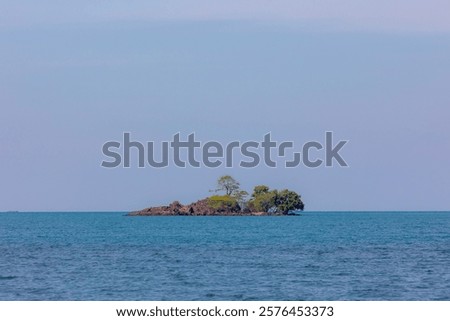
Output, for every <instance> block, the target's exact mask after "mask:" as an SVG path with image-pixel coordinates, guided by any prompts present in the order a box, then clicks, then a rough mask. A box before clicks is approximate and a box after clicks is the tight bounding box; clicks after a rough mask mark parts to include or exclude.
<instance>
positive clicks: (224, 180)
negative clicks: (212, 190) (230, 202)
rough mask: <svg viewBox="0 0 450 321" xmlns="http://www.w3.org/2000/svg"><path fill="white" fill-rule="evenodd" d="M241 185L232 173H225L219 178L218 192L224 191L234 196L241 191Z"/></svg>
mask: <svg viewBox="0 0 450 321" xmlns="http://www.w3.org/2000/svg"><path fill="white" fill-rule="evenodd" d="M240 185H241V184H240V183H239V182H238V181H237V180H235V179H234V178H233V177H231V176H230V175H225V176H222V177H219V179H218V180H217V189H216V192H218V191H224V192H225V195H228V196H232V195H233V194H235V193H236V192H238V191H239V189H240Z"/></svg>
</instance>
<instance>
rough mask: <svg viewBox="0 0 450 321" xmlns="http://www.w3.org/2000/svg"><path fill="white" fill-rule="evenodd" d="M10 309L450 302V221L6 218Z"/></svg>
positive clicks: (401, 215)
mask: <svg viewBox="0 0 450 321" xmlns="http://www.w3.org/2000/svg"><path fill="white" fill-rule="evenodd" d="M0 300H450V212H445V213H444V212H438V213H431V212H430V213H425V212H421V213H417V212H414V213H406V212H379V213H378V212H377V213H375V212H370V213H369V212H367V213H357V212H351V213H343V212H339V213H332V212H326V213H304V215H303V216H299V217H126V216H124V213H0Z"/></svg>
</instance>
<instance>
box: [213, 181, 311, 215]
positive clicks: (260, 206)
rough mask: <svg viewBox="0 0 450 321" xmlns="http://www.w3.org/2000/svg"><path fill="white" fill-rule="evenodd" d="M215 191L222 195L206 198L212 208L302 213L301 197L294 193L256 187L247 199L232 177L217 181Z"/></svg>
mask: <svg viewBox="0 0 450 321" xmlns="http://www.w3.org/2000/svg"><path fill="white" fill-rule="evenodd" d="M215 191H216V192H217V191H223V192H225V194H224V195H213V196H211V197H209V198H208V200H209V202H210V204H211V206H212V207H214V208H223V207H226V208H230V209H231V208H237V207H239V208H240V210H241V211H244V212H245V211H250V212H257V213H273V214H284V215H287V214H289V212H292V211H303V209H304V206H305V205H304V204H303V202H302V199H301V196H300V195H299V194H297V193H296V192H294V191H290V190H288V189H283V190H281V191H278V190H276V189H273V190H271V189H270V188H269V187H268V186H266V185H257V186H255V187H254V188H253V193H252V194H251V197H250V199H248V196H249V193H247V192H246V191H244V190H241V189H240V184H239V182H238V181H236V180H235V179H234V178H233V177H231V176H229V175H226V176H222V177H220V178H219V179H218V180H217V189H216V190H215Z"/></svg>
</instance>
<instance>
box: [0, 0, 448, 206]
mask: <svg viewBox="0 0 450 321" xmlns="http://www.w3.org/2000/svg"><path fill="white" fill-rule="evenodd" d="M449 12H450V3H449V2H448V1H438V0H431V1H403V0H402V1H384V0H382V1H377V2H373V3H363V2H361V1H348V0H343V1H339V2H338V1H331V0H328V1H293V0H292V1H277V2H274V1H265V0H260V1H256V0H255V1H253V0H252V1H251V0H248V1H244V0H241V1H226V2H224V1H200V0H194V1H189V2H187V1H151V2H149V1H140V0H134V1H117V0H114V1H106V0H104V1H85V0H81V1H77V2H73V1H49V0H44V1H39V2H36V1H21V2H20V3H19V2H17V1H10V0H7V1H4V0H0V71H1V72H0V211H10V210H19V211H128V210H135V209H140V208H144V207H147V206H152V205H160V204H165V203H168V202H171V201H173V200H180V201H181V202H184V203H188V202H191V201H195V200H198V199H200V198H203V197H205V196H208V195H210V193H209V190H211V189H213V188H214V187H215V181H216V179H217V178H218V177H219V176H221V175H225V174H229V175H232V176H234V177H235V178H236V179H237V180H239V181H240V182H241V185H242V187H243V188H244V189H246V190H248V191H250V190H251V188H252V186H254V185H257V184H266V185H269V186H270V187H272V188H278V189H281V188H289V189H293V190H295V191H297V192H299V193H300V194H301V195H302V198H303V200H304V202H305V204H306V209H307V210H311V211H321V210H331V211H333V210H339V211H341V210H344V211H345V210H354V211H356V210H375V211H376V210H450V197H449V196H448V195H449V193H448V192H449V186H450V171H449V169H448V164H450V129H449V126H448V119H450V94H449V92H450V91H449V84H450V19H449V14H448V13H449ZM326 131H332V132H333V133H334V136H335V138H336V139H337V140H340V139H342V140H349V142H348V144H347V145H346V146H345V148H343V149H342V153H341V154H342V156H343V157H344V158H345V160H346V161H347V162H348V164H349V167H347V168H341V167H338V166H333V167H331V168H325V167H320V168H316V169H310V168H305V167H298V168H284V167H282V166H281V167H277V168H267V167H266V166H263V165H261V166H259V167H257V168H253V169H243V168H238V167H233V168H224V167H220V168H216V169H209V168H204V167H203V168H175V167H174V166H169V167H168V168H165V169H153V168H150V167H147V168H142V169H140V168H136V166H135V167H132V168H115V169H106V168H103V167H101V166H100V164H101V162H102V161H103V160H104V159H105V157H104V156H103V155H102V152H101V149H102V145H103V144H104V143H105V142H107V141H111V140H118V141H120V140H121V137H122V134H123V132H130V133H131V136H132V138H133V139H135V140H139V141H142V142H146V141H151V140H155V141H161V140H170V139H171V137H172V136H173V135H174V134H176V133H178V132H179V133H180V134H181V136H182V137H186V136H187V135H188V134H190V133H192V132H195V134H196V137H197V138H199V139H200V140H202V141H209V140H218V141H220V142H224V143H227V142H230V141H233V140H239V141H246V140H257V141H260V140H261V139H262V138H263V136H264V134H266V133H268V132H271V134H272V137H273V138H274V139H276V140H277V141H283V140H287V141H293V142H295V145H296V146H301V145H302V144H303V143H304V142H307V141H310V140H319V141H323V140H324V135H325V132H326Z"/></svg>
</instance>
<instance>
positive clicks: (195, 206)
mask: <svg viewBox="0 0 450 321" xmlns="http://www.w3.org/2000/svg"><path fill="white" fill-rule="evenodd" d="M128 215H129V216H181V215H182V216H214V215H215V216H220V215H222V216H263V215H274V214H269V213H263V212H251V211H249V210H243V211H242V210H241V208H240V207H239V205H237V204H236V205H222V206H213V205H212V204H211V202H210V200H209V199H208V198H205V199H202V200H199V201H197V202H194V203H191V204H189V205H183V204H181V203H180V202H178V201H175V202H173V203H171V204H169V205H167V206H157V207H148V208H145V209H143V210H141V211H135V212H131V213H129V214H128Z"/></svg>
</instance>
